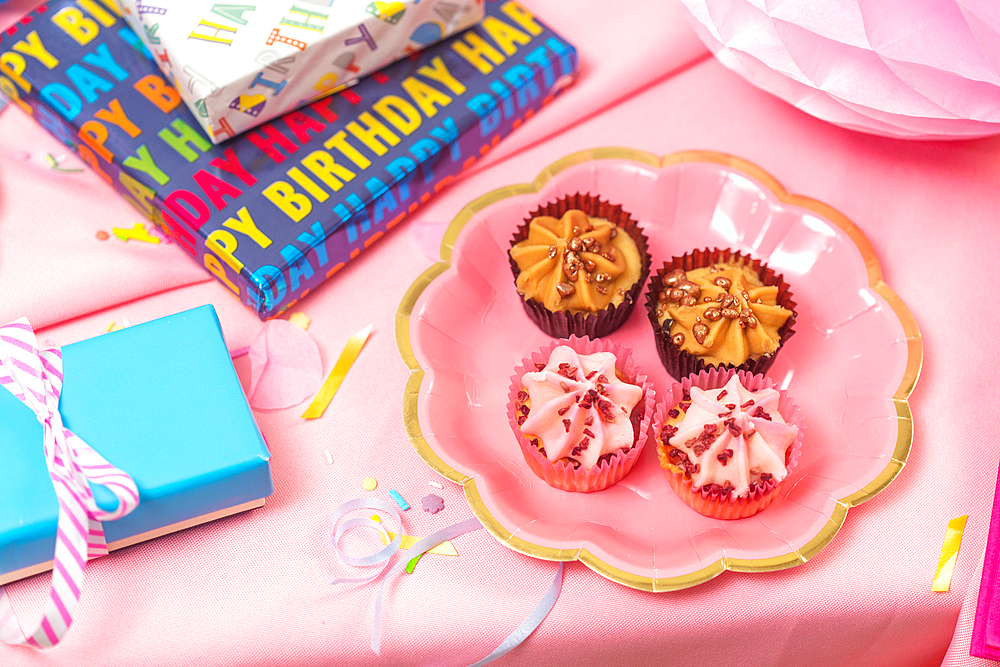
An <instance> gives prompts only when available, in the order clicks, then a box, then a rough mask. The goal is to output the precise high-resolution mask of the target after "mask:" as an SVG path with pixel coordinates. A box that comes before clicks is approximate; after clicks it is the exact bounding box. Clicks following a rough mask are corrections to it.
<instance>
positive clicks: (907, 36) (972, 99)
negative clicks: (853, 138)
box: [681, 0, 1000, 139]
mask: <svg viewBox="0 0 1000 667" xmlns="http://www.w3.org/2000/svg"><path fill="white" fill-rule="evenodd" d="M681 4H682V5H683V6H684V8H685V9H686V12H687V15H688V18H689V19H690V20H691V23H692V25H693V26H694V28H695V31H696V32H697V33H698V36H699V37H700V38H701V40H702V41H703V42H705V44H706V45H707V46H708V47H709V48H710V49H711V50H712V52H713V53H714V54H715V56H716V58H718V59H719V61H720V62H722V63H723V64H724V65H725V66H726V67H728V68H729V69H731V70H733V71H734V72H736V73H738V74H739V75H741V76H742V77H743V78H745V79H746V80H747V81H749V82H751V83H753V84H754V85H756V86H758V87H759V88H761V89H763V90H766V91H768V92H770V93H772V94H774V95H777V96H778V97H780V98H782V99H784V100H785V101H786V102H788V103H790V104H792V105H793V106H795V107H797V108H798V109H801V110H802V111H805V112H806V113H809V114H811V115H813V116H815V117H817V118H820V119H822V120H826V121H828V122H831V123H834V124H836V125H840V126H841V127H846V128H849V129H852V130H858V131H861V132H867V133H869V134H877V135H882V136H887V137H898V138H906V139H970V138H974V137H983V136H988V135H992V134H1000V2H996V0H826V1H824V2H816V1H815V0H784V1H783V2H774V1H769V0H681Z"/></svg>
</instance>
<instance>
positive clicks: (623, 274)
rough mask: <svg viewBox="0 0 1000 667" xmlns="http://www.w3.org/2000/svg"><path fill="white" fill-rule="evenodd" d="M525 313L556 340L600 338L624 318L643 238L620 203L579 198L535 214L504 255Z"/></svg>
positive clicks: (640, 270) (640, 279)
mask: <svg viewBox="0 0 1000 667" xmlns="http://www.w3.org/2000/svg"><path fill="white" fill-rule="evenodd" d="M509 259H510V266H511V270H512V271H513V272H514V284H515V286H516V288H517V293H518V294H520V295H521V298H522V301H523V304H524V310H525V312H526V313H527V314H528V317H529V318H531V320H532V321H533V322H534V323H535V324H537V325H538V327H539V328H540V329H541V330H542V331H544V332H545V333H547V334H548V335H550V336H553V337H555V338H566V337H568V336H570V335H576V336H588V337H590V338H598V337H601V336H606V335H607V334H609V333H611V332H612V331H614V330H615V329H617V328H618V327H620V326H621V325H622V324H624V323H625V320H627V319H628V316H629V314H630V313H631V312H632V308H633V307H634V306H635V302H636V300H637V299H638V296H639V291H640V290H641V289H642V285H643V283H645V282H646V276H648V275H649V264H650V257H649V253H648V252H647V242H646V237H645V236H644V235H643V233H642V230H641V229H640V228H639V226H638V225H637V224H636V222H635V220H633V219H632V216H631V215H629V214H628V213H627V212H625V211H623V210H622V208H621V206H612V205H611V204H609V203H608V202H606V201H602V200H601V199H599V198H597V197H594V196H591V195H582V194H576V195H571V196H569V197H563V198H562V199H559V200H557V201H556V202H555V203H552V204H548V205H546V206H542V207H541V208H539V209H538V210H536V211H534V212H533V213H532V214H531V216H530V217H529V218H527V219H526V220H525V221H524V223H523V224H522V225H521V226H520V227H519V228H518V230H517V232H516V233H515V234H514V238H513V239H512V240H511V248H510V251H509Z"/></svg>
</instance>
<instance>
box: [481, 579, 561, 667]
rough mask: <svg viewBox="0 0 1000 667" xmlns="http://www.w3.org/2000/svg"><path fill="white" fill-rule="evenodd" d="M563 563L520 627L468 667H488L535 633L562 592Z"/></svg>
mask: <svg viewBox="0 0 1000 667" xmlns="http://www.w3.org/2000/svg"><path fill="white" fill-rule="evenodd" d="M564 565H565V563H559V567H557V568H556V576H555V578H554V579H553V580H552V583H551V584H550V585H549V590H547V591H545V595H543V596H542V599H541V600H539V601H538V604H537V605H535V608H534V609H532V610H531V613H530V614H528V617H527V618H525V619H524V621H522V622H521V625H519V626H517V628H515V630H514V632H512V633H510V636H509V637H507V639H505V640H503V642H502V643H501V644H500V646H497V647H496V649H495V650H494V651H493V653H490V654H489V655H488V656H486V657H485V658H483V659H482V660H480V661H479V662H474V663H472V664H471V665H469V667H482V666H483V665H488V664H489V663H491V662H493V661H494V660H496V659H497V658H500V657H503V656H504V655H506V654H507V653H509V652H510V651H512V650H514V649H515V648H517V647H518V646H519V645H520V644H521V642H523V641H524V640H525V639H527V638H528V637H529V636H530V635H531V633H532V632H534V631H535V628H537V627H538V626H539V625H540V624H541V622H542V621H543V620H545V617H546V616H548V615H549V612H550V611H552V607H554V606H555V604H556V600H558V599H559V593H560V592H562V582H563V566H564Z"/></svg>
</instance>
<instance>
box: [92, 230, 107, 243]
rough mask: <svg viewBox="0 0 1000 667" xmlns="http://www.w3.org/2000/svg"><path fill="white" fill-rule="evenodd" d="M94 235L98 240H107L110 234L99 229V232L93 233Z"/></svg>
mask: <svg viewBox="0 0 1000 667" xmlns="http://www.w3.org/2000/svg"><path fill="white" fill-rule="evenodd" d="M94 236H95V237H97V240H98V241H107V240H108V239H109V238H111V235H110V234H108V233H107V232H106V231H104V230H103V229H102V230H100V231H99V232H97V233H96V234H94Z"/></svg>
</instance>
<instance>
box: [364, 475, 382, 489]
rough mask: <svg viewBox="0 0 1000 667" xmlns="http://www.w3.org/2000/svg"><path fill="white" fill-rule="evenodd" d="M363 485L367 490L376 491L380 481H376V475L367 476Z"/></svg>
mask: <svg viewBox="0 0 1000 667" xmlns="http://www.w3.org/2000/svg"><path fill="white" fill-rule="evenodd" d="M361 486H362V487H363V488H364V490H365V491H374V490H375V487H377V486H378V482H377V481H375V478H374V477H365V478H364V480H363V481H362V482H361Z"/></svg>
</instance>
